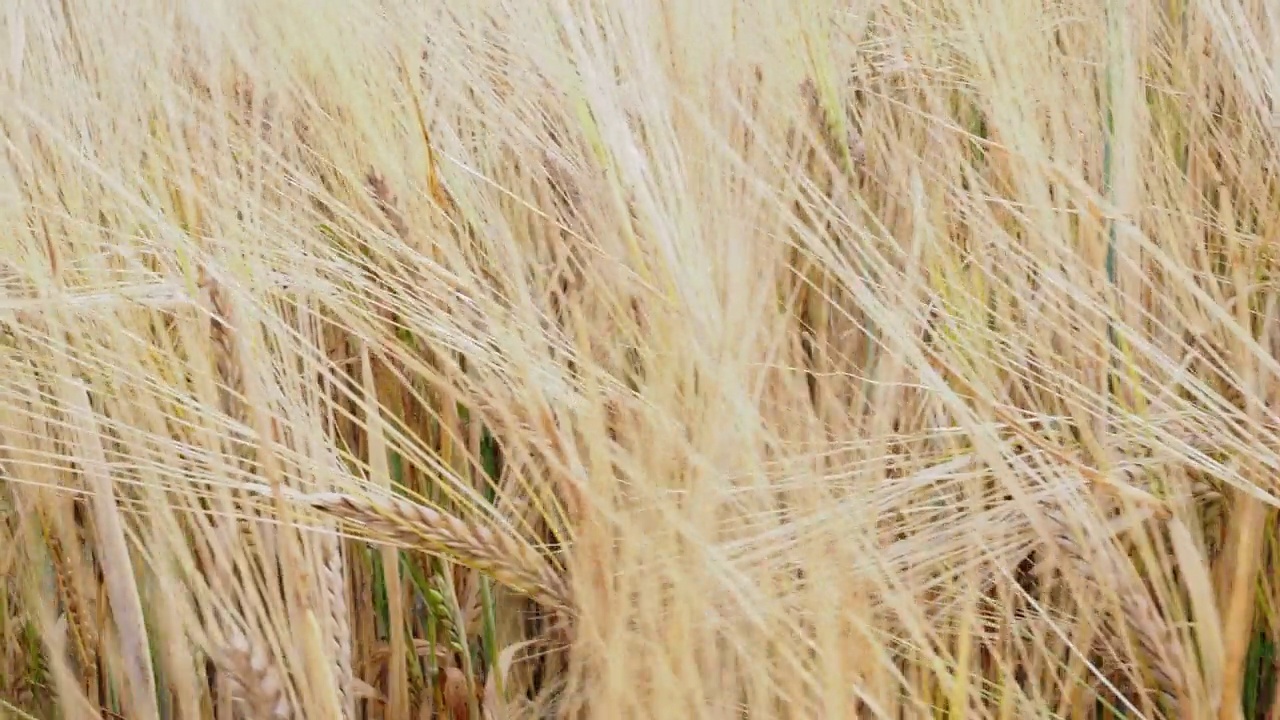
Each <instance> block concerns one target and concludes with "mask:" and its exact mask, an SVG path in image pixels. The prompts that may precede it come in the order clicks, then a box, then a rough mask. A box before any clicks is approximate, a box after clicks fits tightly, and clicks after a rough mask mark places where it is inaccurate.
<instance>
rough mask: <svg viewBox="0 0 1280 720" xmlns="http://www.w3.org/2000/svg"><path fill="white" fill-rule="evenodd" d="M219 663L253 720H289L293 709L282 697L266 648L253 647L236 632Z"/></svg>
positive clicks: (280, 684) (274, 666)
mask: <svg viewBox="0 0 1280 720" xmlns="http://www.w3.org/2000/svg"><path fill="white" fill-rule="evenodd" d="M220 659H221V661H222V662H221V665H222V669H223V671H224V672H225V673H227V676H228V677H229V678H230V680H231V684H232V687H233V688H234V689H235V690H236V692H237V694H238V696H239V697H240V699H241V701H243V702H244V704H245V706H246V709H247V710H248V712H249V715H250V717H251V718H252V720H292V718H293V707H292V706H291V705H290V704H289V698H288V696H287V695H286V694H285V689H284V682H283V681H282V680H281V677H280V670H279V668H278V667H277V666H276V664H275V662H273V659H272V657H271V653H270V652H269V651H268V650H267V648H266V646H265V645H262V644H258V645H253V644H251V643H250V642H249V639H248V638H246V637H245V636H244V635H243V634H242V633H240V632H236V633H234V634H233V635H232V637H231V639H230V641H229V642H228V643H227V646H226V647H225V648H223V652H222V657H221V658H220Z"/></svg>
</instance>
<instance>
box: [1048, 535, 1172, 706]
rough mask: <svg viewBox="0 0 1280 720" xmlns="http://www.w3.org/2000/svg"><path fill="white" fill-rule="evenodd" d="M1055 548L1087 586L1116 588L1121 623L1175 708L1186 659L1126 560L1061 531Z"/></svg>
mask: <svg viewBox="0 0 1280 720" xmlns="http://www.w3.org/2000/svg"><path fill="white" fill-rule="evenodd" d="M1057 541H1058V542H1057V545H1058V548H1059V549H1060V550H1062V551H1063V553H1064V554H1065V555H1066V557H1067V558H1069V559H1070V561H1071V564H1072V566H1073V567H1072V569H1073V570H1074V571H1076V572H1077V573H1079V574H1080V576H1081V577H1082V578H1084V579H1085V580H1086V581H1087V582H1089V583H1092V584H1095V585H1099V586H1106V585H1110V586H1111V587H1114V588H1116V591H1117V593H1118V595H1119V599H1120V601H1121V603H1122V605H1123V622H1124V624H1125V625H1126V626H1127V627H1128V629H1129V631H1130V632H1131V633H1132V637H1133V640H1134V642H1135V643H1136V644H1137V649H1138V651H1139V653H1140V654H1141V655H1142V656H1143V657H1144V658H1146V660H1147V662H1148V663H1149V669H1150V672H1151V674H1152V675H1153V679H1154V680H1155V682H1156V685H1157V687H1158V689H1159V690H1160V691H1161V693H1163V694H1164V695H1165V696H1166V697H1167V698H1168V699H1170V700H1171V701H1172V702H1173V705H1174V708H1173V709H1174V713H1175V715H1174V716H1175V717H1177V716H1180V715H1179V714H1178V708H1177V706H1178V705H1179V704H1180V703H1181V702H1182V701H1184V700H1185V699H1186V698H1187V694H1188V686H1187V683H1188V680H1187V675H1186V671H1185V668H1186V667H1187V666H1186V658H1185V657H1184V655H1183V652H1182V646H1181V645H1180V644H1179V643H1178V639H1177V637H1176V634H1175V633H1174V631H1173V630H1172V629H1171V628H1170V627H1169V626H1168V624H1167V623H1166V622H1165V621H1164V618H1163V617H1162V616H1161V614H1160V610H1159V608H1158V607H1157V606H1156V604H1155V601H1153V600H1152V599H1151V594H1150V593H1149V592H1148V591H1147V588H1146V587H1145V586H1144V585H1143V584H1142V581H1141V580H1139V579H1137V578H1136V577H1135V576H1134V574H1133V572H1131V568H1126V567H1124V565H1126V564H1128V560H1127V559H1125V560H1120V559H1117V558H1115V557H1114V556H1113V555H1111V554H1110V553H1109V552H1108V551H1107V550H1105V549H1102V548H1086V547H1083V546H1082V545H1081V544H1080V542H1079V541H1077V540H1076V539H1075V535H1074V534H1072V533H1071V532H1070V531H1069V530H1067V529H1066V528H1065V527H1063V528H1062V529H1061V530H1060V532H1059V534H1058V537H1057Z"/></svg>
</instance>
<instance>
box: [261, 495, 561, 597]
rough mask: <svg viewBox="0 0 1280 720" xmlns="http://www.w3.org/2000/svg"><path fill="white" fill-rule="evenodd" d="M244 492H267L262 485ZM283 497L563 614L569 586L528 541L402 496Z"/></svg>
mask: <svg viewBox="0 0 1280 720" xmlns="http://www.w3.org/2000/svg"><path fill="white" fill-rule="evenodd" d="M247 489H249V490H251V491H253V492H257V493H263V494H269V493H270V489H269V488H267V487H265V486H259V485H250V486H247ZM284 494H285V498H286V499H288V500H290V501H292V502H295V503H298V504H300V505H306V506H307V507H310V508H312V509H313V510H318V511H320V512H322V513H324V514H326V515H330V516H332V517H335V518H338V519H341V520H345V521H346V522H348V523H350V524H353V525H356V526H359V527H360V528H361V529H363V530H365V531H367V532H369V533H371V534H373V535H375V536H377V537H379V538H382V539H385V540H387V541H390V542H394V543H400V544H404V545H406V546H408V547H411V548H417V549H421V550H424V551H426V552H430V553H438V554H441V555H446V556H448V558H449V559H450V560H452V561H453V562H456V563H458V564H459V565H463V566H465V567H469V568H471V569H473V570H479V571H480V572H483V573H486V574H488V575H489V576H491V577H492V578H493V579H494V580H496V581H498V582H499V583H501V584H503V585H505V586H507V587H508V588H510V589H511V590H514V591H515V592H517V593H520V594H521V595H524V596H526V597H528V598H530V599H532V600H534V601H535V602H537V603H539V604H541V605H544V606H546V607H548V608H552V609H555V610H559V611H562V612H567V611H569V610H570V609H571V607H572V604H571V602H570V598H569V590H568V585H567V583H566V582H565V580H564V578H563V577H562V576H561V575H560V573H558V572H557V571H556V570H555V569H554V568H553V567H552V565H551V564H550V563H548V562H547V561H546V560H544V559H543V558H542V556H541V555H540V554H539V553H538V552H537V551H536V550H535V549H534V548H533V547H531V546H530V545H528V544H527V543H524V542H521V541H520V540H518V539H517V538H515V537H512V536H511V535H508V534H506V533H503V532H498V531H494V530H492V529H490V528H486V527H481V526H479V525H476V524H474V523H469V522H467V521H465V520H463V519H461V518H459V517H456V516H454V515H451V514H449V513H446V512H443V511H441V510H437V509H436V508H433V507H429V506H427V505H423V504H420V503H416V502H413V501H411V500H406V499H404V498H398V497H397V498H379V499H374V498H364V497H357V496H355V495H349V494H346V493H336V492H325V493H300V492H296V491H292V490H286V491H285V493H284Z"/></svg>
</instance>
